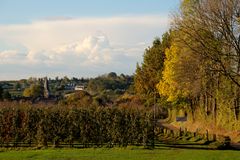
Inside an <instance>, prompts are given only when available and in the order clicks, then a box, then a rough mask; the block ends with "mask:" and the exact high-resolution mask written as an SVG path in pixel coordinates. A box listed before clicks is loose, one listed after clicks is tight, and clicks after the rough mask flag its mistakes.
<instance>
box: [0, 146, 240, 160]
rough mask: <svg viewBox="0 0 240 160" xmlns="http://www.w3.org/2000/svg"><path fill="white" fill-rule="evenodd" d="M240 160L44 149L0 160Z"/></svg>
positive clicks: (215, 153)
mask: <svg viewBox="0 0 240 160" xmlns="http://www.w3.org/2000/svg"><path fill="white" fill-rule="evenodd" d="M23 159H27V160H145V159H146V160H205V159H207V160H225V159H226V160H240V151H220V150H186V149H171V148H159V149H155V150H147V149H142V148H137V147H128V148H125V149H124V148H113V149H108V148H98V149H94V148H89V149H44V150H22V151H16V150H15V151H14V150H13V151H9V150H8V151H2V152H0V160H23Z"/></svg>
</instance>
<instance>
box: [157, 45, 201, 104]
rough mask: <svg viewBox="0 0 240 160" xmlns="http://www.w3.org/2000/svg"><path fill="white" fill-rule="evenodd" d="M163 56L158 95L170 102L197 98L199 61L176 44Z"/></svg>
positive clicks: (199, 83)
mask: <svg viewBox="0 0 240 160" xmlns="http://www.w3.org/2000/svg"><path fill="white" fill-rule="evenodd" d="M165 54H166V59H165V62H164V70H163V78H162V80H161V81H160V82H159V83H158V85H157V89H158V91H159V93H160V94H161V95H163V96H166V97H167V101H170V102H175V101H178V100H180V99H190V98H192V97H195V96H197V95H198V94H199V92H200V89H201V78H200V76H201V74H200V73H201V69H200V66H199V64H201V63H200V59H199V58H198V57H197V56H196V55H194V54H192V53H191V52H190V51H189V50H188V49H186V48H183V47H180V46H178V44H177V43H173V44H172V46H171V47H170V49H167V50H166V52H165Z"/></svg>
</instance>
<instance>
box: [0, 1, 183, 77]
mask: <svg viewBox="0 0 240 160" xmlns="http://www.w3.org/2000/svg"><path fill="white" fill-rule="evenodd" d="M178 5H179V0H121V1H113V0H87V1H81V0H39V1H38V0H0V79H2V80H3V79H21V78H28V77H30V76H36V77H41V76H50V77H54V76H64V75H67V76H69V77H72V76H76V77H92V76H97V75H100V74H104V73H106V72H110V71H115V72H117V73H125V74H132V73H133V72H134V70H135V65H136V63H137V62H138V61H141V58H142V54H143V52H144V49H145V48H146V47H147V46H149V45H150V44H151V42H152V40H153V39H154V37H156V36H161V34H162V33H163V32H165V31H167V29H168V28H169V23H170V19H169V17H170V16H169V15H170V13H171V12H173V11H175V10H176V9H177V7H178ZM30 66H31V67H30Z"/></svg>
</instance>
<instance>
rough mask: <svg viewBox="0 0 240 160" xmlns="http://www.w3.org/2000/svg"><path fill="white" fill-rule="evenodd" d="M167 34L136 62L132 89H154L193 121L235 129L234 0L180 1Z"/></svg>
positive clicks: (237, 40)
mask: <svg viewBox="0 0 240 160" xmlns="http://www.w3.org/2000/svg"><path fill="white" fill-rule="evenodd" d="M168 35H169V36H167V37H169V38H165V37H164V36H163V38H162V42H161V41H160V42H161V43H156V41H154V43H153V46H152V47H150V48H149V49H147V50H146V52H145V54H144V60H143V64H142V65H141V66H139V65H137V69H136V74H135V89H136V91H137V93H139V94H142V93H144V95H148V93H149V92H150V93H154V92H155V91H156V90H157V91H158V92H159V95H160V97H161V99H165V102H168V104H170V105H171V106H176V107H180V108H184V109H185V110H187V111H189V116H188V117H189V118H190V119H191V120H193V121H195V120H198V121H200V122H204V121H207V123H212V124H215V126H217V125H218V126H221V127H225V128H226V127H228V129H236V130H237V129H239V128H240V126H239V121H238V120H239V118H240V117H239V114H240V0H183V1H182V2H181V6H180V11H179V12H178V13H175V14H174V15H173V22H172V27H171V31H170V34H168ZM166 39H167V41H166ZM157 42H159V40H158V41H157ZM163 42H169V43H167V44H168V45H166V46H167V47H162V48H163V50H161V49H160V48H161V46H162V45H163V44H164V43H163ZM156 44H158V45H156ZM156 47H158V48H159V49H158V50H156ZM155 50H156V51H155ZM151 97H153V96H151Z"/></svg>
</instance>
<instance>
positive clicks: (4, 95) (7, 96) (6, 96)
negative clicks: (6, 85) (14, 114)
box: [2, 91, 11, 100]
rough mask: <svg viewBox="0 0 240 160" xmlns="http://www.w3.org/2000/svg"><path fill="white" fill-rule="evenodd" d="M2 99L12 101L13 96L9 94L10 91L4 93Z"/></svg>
mask: <svg viewBox="0 0 240 160" xmlns="http://www.w3.org/2000/svg"><path fill="white" fill-rule="evenodd" d="M2 98H3V99H6V100H10V99H11V94H10V93H9V91H4V92H3V94H2Z"/></svg>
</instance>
